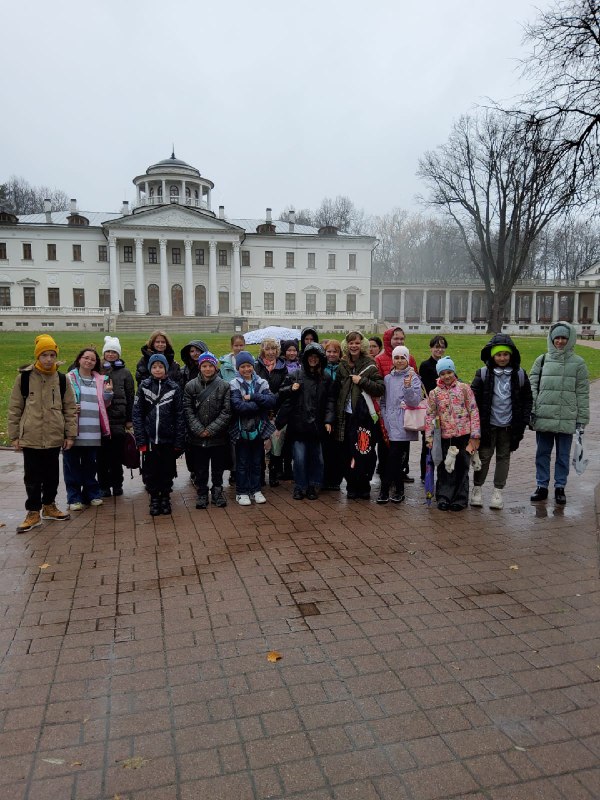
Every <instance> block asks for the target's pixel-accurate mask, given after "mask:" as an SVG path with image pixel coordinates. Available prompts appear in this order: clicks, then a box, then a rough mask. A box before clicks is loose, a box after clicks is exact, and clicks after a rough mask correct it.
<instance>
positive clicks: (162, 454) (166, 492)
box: [133, 353, 185, 517]
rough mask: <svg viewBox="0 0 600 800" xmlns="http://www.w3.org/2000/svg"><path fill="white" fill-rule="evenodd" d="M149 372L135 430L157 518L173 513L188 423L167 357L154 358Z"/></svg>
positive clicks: (137, 406) (138, 397)
mask: <svg viewBox="0 0 600 800" xmlns="http://www.w3.org/2000/svg"><path fill="white" fill-rule="evenodd" d="M148 368H149V370H150V377H149V378H145V379H144V380H143V381H142V382H141V383H140V385H139V388H138V391H137V394H136V396H135V403H134V404H133V429H134V432H135V441H136V444H137V446H138V450H139V451H140V453H143V454H144V456H143V465H142V478H143V480H144V485H145V487H146V491H147V492H148V493H149V495H150V514H151V515H152V516H153V517H156V516H158V515H159V514H170V513H171V501H170V494H171V489H172V488H173V478H174V477H175V475H176V467H175V459H176V458H177V456H178V455H179V453H182V452H183V448H184V444H185V422H184V419H183V403H182V392H181V387H180V386H179V383H177V382H176V381H174V380H172V379H171V378H169V377H167V372H168V369H169V362H168V361H167V359H166V357H165V356H163V355H162V353H155V354H154V355H152V356H150V358H149V360H148Z"/></svg>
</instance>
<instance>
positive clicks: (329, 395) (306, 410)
mask: <svg viewBox="0 0 600 800" xmlns="http://www.w3.org/2000/svg"><path fill="white" fill-rule="evenodd" d="M311 355H317V356H318V357H319V362H320V363H319V366H318V367H317V368H313V367H310V366H309V365H308V358H309V356H311ZM326 364H327V359H326V357H325V351H324V350H323V348H322V347H321V345H320V344H316V343H313V342H311V344H308V345H306V348H305V350H304V352H303V353H302V367H301V368H300V370H298V372H296V373H294V374H293V375H290V376H288V378H287V379H286V381H285V383H284V385H283V386H282V387H281V389H280V392H279V396H280V398H281V400H282V405H281V408H280V409H279V412H278V414H277V418H276V420H275V426H276V428H277V429H278V430H281V428H283V427H285V426H286V425H287V433H286V436H288V437H290V438H291V439H296V440H298V441H306V440H312V441H314V440H318V439H322V438H323V437H324V436H326V435H327V434H326V431H325V425H331V426H333V424H334V422H335V392H334V384H333V381H332V380H331V378H330V377H329V375H327V374H325V373H324V371H323V370H324V369H325V366H326ZM295 383H299V384H300V388H299V389H296V390H295V391H294V390H292V386H293V385H294V384H295Z"/></svg>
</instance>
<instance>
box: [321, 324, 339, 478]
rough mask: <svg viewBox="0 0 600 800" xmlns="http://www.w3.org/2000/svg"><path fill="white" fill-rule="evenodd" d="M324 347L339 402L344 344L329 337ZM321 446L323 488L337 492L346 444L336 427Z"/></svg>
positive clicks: (326, 367) (326, 372)
mask: <svg viewBox="0 0 600 800" xmlns="http://www.w3.org/2000/svg"><path fill="white" fill-rule="evenodd" d="M323 347H324V348H325V356H326V358H327V364H326V365H325V369H324V370H323V372H324V373H325V375H329V377H330V378H331V380H332V381H333V395H334V398H335V401H336V402H337V395H338V392H339V389H340V382H339V380H338V374H337V373H338V368H339V366H340V361H341V358H342V345H341V344H340V342H338V340H337V339H328V340H327V341H326V342H324V344H323ZM334 423H335V420H334ZM321 448H322V450H323V464H324V474H323V486H322V489H323V490H329V491H333V492H337V491H339V488H340V484H341V482H342V480H343V478H344V445H343V443H342V442H338V440H337V438H336V435H335V429H334V430H333V431H332V432H331V435H330V436H326V437H325V438H324V439H323V440H322V442H321Z"/></svg>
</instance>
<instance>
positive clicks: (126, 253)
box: [123, 244, 133, 264]
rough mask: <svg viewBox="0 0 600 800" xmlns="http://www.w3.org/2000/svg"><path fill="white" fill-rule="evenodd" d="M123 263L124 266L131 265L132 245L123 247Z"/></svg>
mask: <svg viewBox="0 0 600 800" xmlns="http://www.w3.org/2000/svg"><path fill="white" fill-rule="evenodd" d="M123 261H124V263H125V264H133V245H131V244H124V245H123Z"/></svg>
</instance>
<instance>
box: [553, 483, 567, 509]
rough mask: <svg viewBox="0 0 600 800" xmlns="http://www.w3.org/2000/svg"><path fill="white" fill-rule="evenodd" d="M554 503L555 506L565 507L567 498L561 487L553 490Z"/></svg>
mask: <svg viewBox="0 0 600 800" xmlns="http://www.w3.org/2000/svg"><path fill="white" fill-rule="evenodd" d="M554 502H555V503H556V505H557V506H565V505H566V504H567V496H566V495H565V489H564V487H563V486H557V487H556V489H555V490H554Z"/></svg>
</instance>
